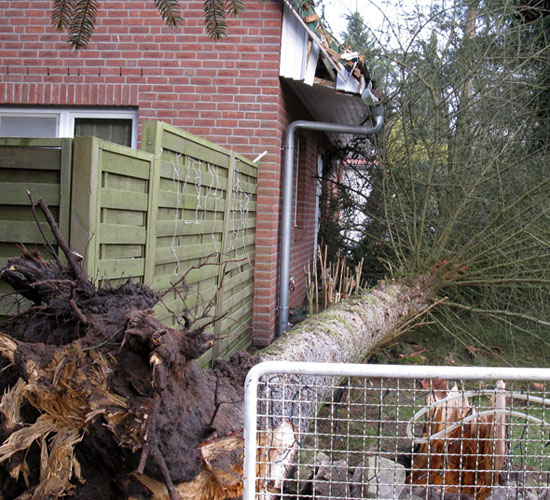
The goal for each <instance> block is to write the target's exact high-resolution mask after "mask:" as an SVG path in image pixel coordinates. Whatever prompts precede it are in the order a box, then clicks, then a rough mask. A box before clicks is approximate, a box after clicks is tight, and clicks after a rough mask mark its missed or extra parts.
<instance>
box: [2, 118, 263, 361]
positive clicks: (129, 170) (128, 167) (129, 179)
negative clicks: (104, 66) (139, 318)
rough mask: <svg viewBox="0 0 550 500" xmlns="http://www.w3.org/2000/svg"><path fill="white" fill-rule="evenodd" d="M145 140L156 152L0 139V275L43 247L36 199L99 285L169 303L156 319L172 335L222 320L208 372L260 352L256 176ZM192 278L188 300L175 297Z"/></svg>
mask: <svg viewBox="0 0 550 500" xmlns="http://www.w3.org/2000/svg"><path fill="white" fill-rule="evenodd" d="M142 135H143V140H142V142H143V144H144V145H145V146H144V149H146V151H136V150H133V149H130V148H127V147H125V146H120V145H117V144H111V143H109V142H106V141H102V140H100V139H97V138H92V137H77V138H75V139H40V140H38V139H18V140H15V139H0V146H1V147H0V167H1V168H0V265H1V264H2V263H4V262H5V261H6V259H7V257H10V256H12V255H17V254H18V251H17V249H16V248H15V243H18V242H21V243H27V244H31V243H40V242H41V237H40V235H39V232H38V230H37V228H36V226H35V224H34V222H33V220H32V214H31V211H30V208H29V205H30V203H29V200H28V198H27V196H26V193H25V189H29V188H30V189H31V191H33V195H34V197H35V198H36V199H38V198H39V197H42V198H44V199H45V201H46V202H47V203H48V205H49V206H50V208H51V209H52V212H53V213H54V215H55V216H56V217H57V218H58V220H59V225H60V228H61V231H62V233H63V235H64V236H65V237H66V238H67V240H68V241H69V243H70V245H71V247H72V249H73V250H75V251H76V252H78V253H80V254H82V255H83V256H84V259H85V260H84V266H85V270H86V272H87V274H88V276H89V277H90V279H92V281H94V282H96V283H98V282H100V281H103V280H109V281H110V282H111V284H113V285H116V284H117V283H118V282H120V281H123V280H126V279H128V278H131V279H132V280H134V281H140V282H143V283H145V284H147V285H149V286H151V287H152V288H153V289H154V290H156V291H159V292H165V291H167V294H166V295H165V296H164V298H163V302H162V304H160V305H159V306H158V307H157V314H158V316H159V317H160V319H161V320H162V321H164V322H165V323H166V324H168V325H175V324H177V322H178V321H179V320H181V318H182V315H186V316H187V317H189V318H190V319H191V320H194V319H196V318H201V317H203V316H204V315H205V313H206V314H207V315H208V316H209V317H206V318H203V319H202V320H201V321H203V323H209V321H210V319H213V318H214V317H222V316H223V320H221V321H218V322H217V323H215V324H214V325H210V326H209V327H208V328H209V331H211V332H212V333H214V334H215V336H216V339H217V340H216V342H215V344H214V346H213V348H212V349H211V350H210V351H209V352H208V353H206V354H205V355H204V356H203V358H202V360H201V363H202V364H203V365H204V364H207V363H210V361H211V360H212V359H216V358H218V357H224V356H226V355H228V354H231V353H233V352H235V351H236V350H238V349H242V348H244V347H246V345H247V344H248V343H249V340H250V322H251V317H252V288H253V278H254V276H253V268H254V245H255V233H256V229H255V226H256V178H257V167H256V165H255V164H254V163H252V162H250V161H249V160H247V159H245V158H244V157H241V156H240V155H236V154H234V153H232V152H231V151H229V150H227V149H225V148H222V147H220V146H217V145H215V144H212V143H210V142H208V141H206V140H204V139H201V138H198V137H196V136H193V135H191V134H189V133H186V132H184V131H182V130H179V129H177V128H175V127H172V126H170V125H168V124H166V123H162V122H145V124H144V126H143V134H142ZM73 144H74V151H73V153H72V160H73V161H72V170H71V151H72V150H73V149H72V147H71V146H72V145H73ZM14 148H15V149H14ZM15 150H17V151H16V153H15V152H14V151H15ZM37 160H39V161H37ZM71 179H72V182H71ZM71 199H72V201H71ZM47 233H48V234H49V230H47ZM182 277H185V287H186V289H185V291H183V293H182V289H181V288H180V289H173V287H172V285H173V284H174V283H176V282H178V281H179V280H181V278H182Z"/></svg>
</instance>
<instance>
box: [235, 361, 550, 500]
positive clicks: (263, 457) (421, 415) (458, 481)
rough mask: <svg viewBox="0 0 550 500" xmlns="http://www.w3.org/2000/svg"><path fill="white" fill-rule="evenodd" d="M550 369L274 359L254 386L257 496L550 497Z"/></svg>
mask: <svg viewBox="0 0 550 500" xmlns="http://www.w3.org/2000/svg"><path fill="white" fill-rule="evenodd" d="M549 381H550V370H547V369H510V368H478V367H464V368H460V367H417V366H413V367H406V366H391V365H341V364H318V363H286V362H266V363H262V364H261V365H258V366H257V367H255V368H254V369H253V370H252V371H251V373H250V374H249V377H248V379H247V383H246V392H245V394H246V397H245V494H244V500H253V499H254V500H255V499H260V498H261V499H266V500H267V499H289V500H290V499H300V500H305V499H317V500H328V499H363V498H377V499H411V500H422V499H425V500H432V499H436V498H437V499H443V498H447V499H452V500H455V499H456V500H468V499H472V500H486V499H489V500H508V499H510V500H538V499H547V500H550V426H549V424H550V394H549V391H550V383H549Z"/></svg>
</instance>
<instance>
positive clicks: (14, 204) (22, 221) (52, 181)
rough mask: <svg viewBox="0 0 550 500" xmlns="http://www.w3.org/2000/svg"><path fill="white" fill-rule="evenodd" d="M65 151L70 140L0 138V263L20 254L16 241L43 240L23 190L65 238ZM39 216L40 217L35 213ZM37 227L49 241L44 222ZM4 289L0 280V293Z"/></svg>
mask: <svg viewBox="0 0 550 500" xmlns="http://www.w3.org/2000/svg"><path fill="white" fill-rule="evenodd" d="M71 155H72V144H71V139H18V138H0V267H2V266H4V265H5V264H6V263H7V260H8V258H9V257H13V256H15V255H20V254H21V252H20V251H19V249H18V248H17V247H16V245H17V244H23V245H25V246H27V247H28V248H29V249H34V247H35V246H36V245H37V244H38V245H41V244H42V243H43V241H44V240H43V238H42V236H41V234H40V231H39V229H38V227H37V225H36V223H35V221H34V217H33V214H32V211H31V209H30V205H31V202H30V200H29V197H28V196H27V192H26V191H27V190H29V191H30V192H31V195H32V197H33V199H34V200H35V201H38V199H40V198H43V199H44V201H45V202H46V203H47V204H48V206H49V207H50V210H51V212H52V214H53V216H54V218H55V220H56V222H57V224H58V225H59V228H60V230H61V233H62V234H63V235H64V236H65V237H67V238H68V236H69V219H70V199H71V198H70V191H71ZM37 215H40V214H37ZM40 219H41V220H42V221H43V220H44V218H43V217H41V216H40ZM42 228H43V230H44V232H45V233H46V235H47V236H48V238H49V239H50V241H52V242H54V238H53V235H52V233H51V231H50V230H49V227H48V225H47V224H46V223H45V222H44V223H43V224H42ZM45 257H46V258H48V257H49V256H48V255H47V254H45ZM10 291H11V289H10V288H9V287H8V286H7V285H6V284H4V283H0V294H1V295H3V294H5V293H8V292H10ZM14 307H15V303H14V301H12V300H3V301H2V302H1V303H0V315H5V314H9V313H11V312H13V311H15V309H14Z"/></svg>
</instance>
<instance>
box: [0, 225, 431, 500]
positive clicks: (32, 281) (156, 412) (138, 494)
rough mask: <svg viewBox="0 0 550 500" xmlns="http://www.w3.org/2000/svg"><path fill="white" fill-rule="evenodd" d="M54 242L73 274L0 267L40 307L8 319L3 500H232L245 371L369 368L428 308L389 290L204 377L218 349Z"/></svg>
mask: <svg viewBox="0 0 550 500" xmlns="http://www.w3.org/2000/svg"><path fill="white" fill-rule="evenodd" d="M53 229H55V227H54V228H53ZM54 234H56V231H55V230H54ZM58 238H60V237H59V236H58ZM59 243H60V247H61V248H63V250H64V252H65V254H66V257H67V260H68V261H69V264H70V265H69V266H68V267H64V266H62V265H61V263H60V261H59V259H56V262H52V261H44V260H42V258H41V257H40V256H39V255H37V254H33V253H30V252H28V251H26V250H24V255H23V257H21V258H16V259H12V260H11V261H10V262H9V264H8V265H7V266H6V267H5V268H3V269H1V270H0V278H1V279H4V280H5V281H7V282H8V283H10V284H11V285H12V287H13V288H14V289H15V290H16V291H17V292H18V293H19V294H21V295H22V296H24V297H25V298H27V299H28V300H31V301H32V302H33V304H34V305H33V306H31V307H30V308H29V309H28V310H27V311H25V312H24V313H23V314H21V315H18V316H16V317H14V318H10V320H9V321H4V322H2V323H0V355H1V356H2V358H3V361H2V362H1V363H0V365H1V366H0V369H1V370H2V371H1V372H0V389H2V391H3V392H4V393H5V394H4V396H3V397H2V400H1V402H0V442H1V443H2V444H1V445H0V487H1V490H2V493H3V495H4V496H3V498H4V499H8V498H21V499H37V500H38V499H42V498H52V499H53V498H59V497H61V496H68V497H69V498H71V497H72V498H78V499H83V500H86V499H94V500H95V499H99V498H113V497H114V498H132V499H150V498H154V499H161V498H170V499H171V500H177V499H178V498H181V499H185V500H187V499H194V500H195V499H196V500H201V499H204V500H213V499H218V498H219V499H223V498H237V497H238V496H240V495H241V494H242V480H241V479H242V478H241V475H242V461H243V460H242V459H243V446H242V437H241V436H240V435H239V432H240V431H241V430H242V428H241V427H242V422H243V414H242V410H243V408H242V403H243V386H244V377H245V376H246V373H247V372H248V370H249V369H250V368H251V367H252V366H253V365H254V364H256V363H257V362H259V361H260V360H268V359H283V360H295V361H297V360H300V361H325V362H338V361H341V362H357V361H360V360H361V359H362V358H363V357H364V356H365V355H366V354H367V353H368V352H369V351H370V350H371V349H372V348H373V347H374V346H376V345H378V344H379V343H382V342H384V341H386V340H388V339H391V338H393V337H394V336H395V335H397V334H398V333H399V332H400V331H401V329H403V328H405V327H406V326H407V325H408V324H409V323H410V322H412V321H414V319H415V318H416V317H418V316H419V315H421V314H423V313H424V312H425V311H426V310H427V309H428V308H429V307H430V305H429V304H430V302H431V300H432V298H431V296H430V288H431V287H430V283H429V282H425V281H424V280H422V279H418V280H416V281H409V282H407V281H402V282H396V283H390V284H380V285H378V286H377V287H375V288H374V289H373V290H371V291H369V292H365V293H364V294H363V295H361V296H359V297H355V298H351V299H348V300H346V301H344V302H342V303H340V304H338V305H337V306H335V307H333V308H331V309H330V310H327V311H325V312H324V313H322V314H320V315H317V316H315V317H311V318H309V319H307V320H306V321H304V322H303V323H302V324H300V325H298V326H297V327H296V328H294V329H293V330H292V331H291V332H289V333H288V334H287V335H285V336H284V337H282V338H280V339H278V340H277V341H276V342H275V343H274V344H272V345H271V346H270V347H269V348H267V349H265V350H263V351H262V352H260V354H259V355H258V356H256V357H252V356H250V355H247V354H246V353H240V354H238V355H236V356H235V357H233V358H232V359H231V360H230V361H229V362H223V361H222V362H218V363H216V365H215V367H214V369H213V370H211V371H208V372H205V371H203V370H201V369H200V368H199V366H198V364H197V363H196V361H195V360H196V359H197V358H198V357H199V356H200V354H201V353H202V352H204V350H205V349H206V348H207V347H208V346H209V343H210V340H211V339H210V338H209V337H208V336H207V335H205V334H204V332H203V331H202V330H200V329H199V330H193V329H182V330H174V329H171V328H166V327H165V326H163V325H162V324H161V323H160V322H159V321H158V320H157V319H156V317H155V316H154V314H153V313H152V311H151V308H152V307H153V305H154V304H155V302H156V301H157V297H156V296H155V294H154V293H152V292H151V291H150V290H149V289H147V288H146V287H143V286H141V285H139V284H131V283H128V284H126V285H123V286H121V287H119V288H117V289H110V288H100V289H96V288H95V287H94V286H93V285H92V284H91V283H90V282H89V281H88V280H87V279H86V277H85V276H83V274H82V272H81V270H80V268H79V266H78V264H77V263H76V261H75V256H74V255H73V254H72V253H71V252H70V250H69V249H68V248H67V246H66V244H65V243H64V242H59ZM316 410H317V409H316V408H314V407H311V408H310V415H309V416H313V415H314V414H315V412H316ZM301 422H302V424H303V425H304V426H305V425H307V415H304V414H302V418H301ZM281 471H283V472H281V474H282V473H284V467H283V468H281Z"/></svg>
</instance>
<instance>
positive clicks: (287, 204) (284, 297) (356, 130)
mask: <svg viewBox="0 0 550 500" xmlns="http://www.w3.org/2000/svg"><path fill="white" fill-rule="evenodd" d="M371 117H372V120H373V126H372V127H363V126H354V125H343V124H338V123H325V122H314V121H305V120H297V121H295V122H292V123H291V124H290V125H289V126H288V128H287V130H286V138H285V146H284V150H285V155H284V163H283V206H282V210H283V218H282V223H281V274H280V280H281V281H280V289H279V325H278V329H277V336H278V337H280V336H281V335H283V334H284V332H286V331H287V330H288V304H289V283H290V237H291V231H292V228H291V219H292V177H293V176H292V173H293V171H294V134H295V133H296V130H298V129H308V130H315V131H318V132H333V133H341V134H353V135H372V134H375V133H376V132H378V131H379V130H380V129H381V128H382V125H383V124H384V108H383V106H382V105H378V106H375V107H373V108H372V113H371Z"/></svg>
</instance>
